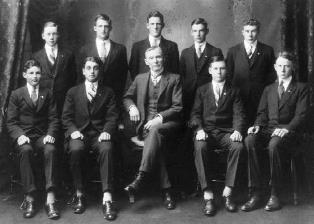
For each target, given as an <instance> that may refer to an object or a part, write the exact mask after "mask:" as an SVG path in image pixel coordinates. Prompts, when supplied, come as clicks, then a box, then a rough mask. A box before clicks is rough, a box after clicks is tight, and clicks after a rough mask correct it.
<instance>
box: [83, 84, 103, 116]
mask: <svg viewBox="0 0 314 224" xmlns="http://www.w3.org/2000/svg"><path fill="white" fill-rule="evenodd" d="M103 95H104V88H103V87H102V86H101V85H98V88H97V92H96V96H95V98H94V102H93V106H92V110H91V114H93V113H95V112H96V111H97V110H98V108H99V107H100V106H101V105H102V104H103V100H104V99H105V98H104V97H103ZM86 98H87V97H86Z"/></svg>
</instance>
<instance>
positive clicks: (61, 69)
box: [33, 21, 77, 116]
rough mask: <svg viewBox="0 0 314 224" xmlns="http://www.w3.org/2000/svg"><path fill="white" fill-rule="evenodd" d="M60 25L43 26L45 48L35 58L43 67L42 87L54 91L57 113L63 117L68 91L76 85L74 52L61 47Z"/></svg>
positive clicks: (49, 24) (47, 23) (49, 22)
mask: <svg viewBox="0 0 314 224" xmlns="http://www.w3.org/2000/svg"><path fill="white" fill-rule="evenodd" d="M59 38H60V33H59V25H58V24H56V23H55V22H53V21H48V22H46V23H45V24H44V26H43V31H42V39H43V40H44V41H45V45H44V47H43V48H42V49H41V50H39V51H38V52H36V53H34V55H33V58H34V59H35V60H37V61H38V62H39V63H40V65H41V67H42V78H41V81H40V82H41V86H42V87H45V88H48V89H50V90H51V91H52V93H53V95H54V97H55V99H56V103H57V111H58V114H59V115H60V116H61V114H62V109H63V103H64V99H65V95H66V93H67V91H68V90H69V89H70V88H71V87H72V86H74V85H75V84H76V79H77V77H76V72H75V69H76V68H75V59H74V56H73V54H72V52H71V51H70V50H68V49H65V48H64V47H62V46H59V44H58V40H59Z"/></svg>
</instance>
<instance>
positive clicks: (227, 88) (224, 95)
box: [218, 83, 231, 107]
mask: <svg viewBox="0 0 314 224" xmlns="http://www.w3.org/2000/svg"><path fill="white" fill-rule="evenodd" d="M230 91H231V87H230V86H229V85H228V84H227V83H225V85H224V87H223V90H222V93H221V96H220V98H219V101H218V107H222V105H223V104H224V103H225V102H226V99H227V98H228V97H229V95H230Z"/></svg>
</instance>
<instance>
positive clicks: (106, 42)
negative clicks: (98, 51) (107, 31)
mask: <svg viewBox="0 0 314 224" xmlns="http://www.w3.org/2000/svg"><path fill="white" fill-rule="evenodd" d="M96 44H97V45H100V44H105V45H108V44H110V39H109V38H108V39H107V40H101V39H99V38H96Z"/></svg>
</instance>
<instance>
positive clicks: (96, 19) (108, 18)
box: [94, 14, 112, 28]
mask: <svg viewBox="0 0 314 224" xmlns="http://www.w3.org/2000/svg"><path fill="white" fill-rule="evenodd" d="M99 19H101V20H105V21H107V22H108V23H109V26H110V28H111V27H112V21H111V19H110V17H109V16H108V15H106V14H98V15H97V16H96V17H95V19H94V22H95V26H96V22H97V21H98V20H99Z"/></svg>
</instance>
